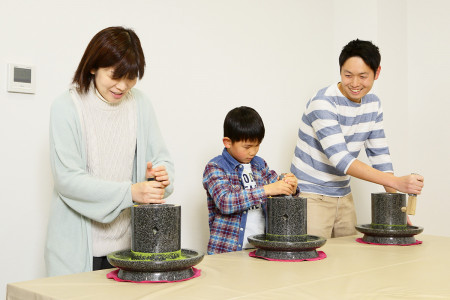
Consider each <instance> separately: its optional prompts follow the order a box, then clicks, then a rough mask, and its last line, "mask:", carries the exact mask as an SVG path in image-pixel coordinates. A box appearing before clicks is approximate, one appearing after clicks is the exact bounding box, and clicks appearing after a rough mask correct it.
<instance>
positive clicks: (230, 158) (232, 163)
mask: <svg viewBox="0 0 450 300" xmlns="http://www.w3.org/2000/svg"><path fill="white" fill-rule="evenodd" d="M222 156H223V157H224V158H225V160H226V161H227V163H228V164H230V166H231V167H232V168H233V169H235V168H236V167H237V166H239V165H242V164H241V163H240V162H238V161H237V160H236V159H235V158H234V157H233V156H231V154H230V153H228V151H227V148H225V147H224V148H223V151H222ZM257 157H258V156H255V157H253V159H252V160H251V161H250V164H254V165H256V167H257V168H261V166H260V164H259V163H258V162H260V159H259V158H258V160H257Z"/></svg>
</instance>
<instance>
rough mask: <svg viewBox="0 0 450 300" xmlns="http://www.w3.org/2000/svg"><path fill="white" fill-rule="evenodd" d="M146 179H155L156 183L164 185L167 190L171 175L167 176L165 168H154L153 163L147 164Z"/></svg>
mask: <svg viewBox="0 0 450 300" xmlns="http://www.w3.org/2000/svg"><path fill="white" fill-rule="evenodd" d="M145 177H146V178H155V180H156V181H159V182H161V183H162V184H163V186H164V187H163V188H166V187H167V186H168V185H169V184H170V181H169V174H167V171H166V167H165V166H157V167H154V168H153V164H152V163H151V162H148V163H147V171H146V175H145Z"/></svg>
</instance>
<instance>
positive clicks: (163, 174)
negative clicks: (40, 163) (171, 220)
mask: <svg viewBox="0 0 450 300" xmlns="http://www.w3.org/2000/svg"><path fill="white" fill-rule="evenodd" d="M144 69H145V58H144V53H143V51H142V48H141V45H140V41H139V38H138V37H137V35H136V34H135V32H134V31H133V30H130V29H126V28H123V27H109V28H106V29H104V30H102V31H100V32H99V33H97V34H96V35H95V36H94V37H93V38H92V40H91V42H90V43H89V45H88V46H87V48H86V51H85V53H84V55H83V57H82V59H81V61H80V63H79V65H78V68H77V70H76V72H75V75H74V78H73V85H72V87H71V88H70V89H69V90H68V91H67V92H65V93H64V94H63V95H61V96H60V97H59V98H58V99H56V101H55V102H54V103H53V104H52V108H51V116H50V161H51V167H52V172H53V178H54V193H53V200H52V204H51V213H50V220H49V224H48V232H47V243H46V251H45V260H46V266H47V273H48V276H55V275H63V274H70V273H77V272H86V271H92V270H98V269H103V268H108V267H112V266H111V265H109V263H108V262H107V259H106V255H107V254H108V253H110V252H112V251H118V250H124V249H129V248H130V245H131V229H130V209H129V208H130V207H131V206H132V205H133V204H134V203H164V202H165V200H164V199H163V198H165V197H167V196H168V195H170V194H171V193H172V191H173V186H172V184H171V183H172V182H173V163H172V160H171V158H170V155H169V152H168V150H167V148H166V146H165V144H164V141H163V138H162V136H161V133H160V131H159V127H158V124H157V121H156V117H155V112H154V110H153V107H152V105H151V103H150V101H149V100H148V99H147V98H146V97H145V96H144V95H143V94H142V92H140V91H138V90H136V89H133V87H134V85H135V84H136V82H137V79H138V78H139V79H142V76H143V75H144ZM150 177H153V178H155V179H156V180H154V181H147V178H150Z"/></svg>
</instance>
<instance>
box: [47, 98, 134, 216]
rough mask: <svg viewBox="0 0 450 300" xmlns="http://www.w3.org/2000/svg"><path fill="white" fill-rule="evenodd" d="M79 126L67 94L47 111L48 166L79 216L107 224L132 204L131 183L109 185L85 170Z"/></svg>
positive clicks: (74, 109) (58, 187) (63, 197)
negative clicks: (48, 117) (48, 135)
mask: <svg viewBox="0 0 450 300" xmlns="http://www.w3.org/2000/svg"><path fill="white" fill-rule="evenodd" d="M84 151H85V150H84V149H83V144H82V134H81V126H80V123H79V119H78V115H77V112H76V108H75V105H74V103H73V101H72V99H71V97H70V94H69V93H66V94H64V95H63V96H61V97H60V98H58V99H57V100H56V101H55V102H54V103H53V105H52V108H51V112H50V163H51V169H52V173H53V179H54V185H55V190H56V192H57V193H58V195H59V197H60V199H61V200H62V201H63V202H64V203H65V204H66V205H68V206H69V207H70V208H71V209H73V210H75V211H76V212H78V213H79V214H81V215H83V216H86V217H88V218H89V219H93V220H95V221H97V222H102V223H109V222H111V221H112V220H114V219H115V218H116V217H117V216H118V215H119V214H120V212H121V211H122V210H123V209H125V208H127V207H129V206H131V205H132V204H133V202H132V199H131V182H110V181H105V180H101V179H98V178H95V177H93V176H91V175H89V174H88V173H87V171H86V163H85V159H83V153H84Z"/></svg>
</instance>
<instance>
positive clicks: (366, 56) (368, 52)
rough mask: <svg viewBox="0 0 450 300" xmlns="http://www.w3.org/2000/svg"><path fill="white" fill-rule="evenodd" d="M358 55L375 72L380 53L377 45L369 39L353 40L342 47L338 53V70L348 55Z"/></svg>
mask: <svg viewBox="0 0 450 300" xmlns="http://www.w3.org/2000/svg"><path fill="white" fill-rule="evenodd" d="M354 56H358V57H361V58H362V60H364V62H365V63H366V64H367V65H368V66H369V67H370V68H371V69H372V71H373V73H374V74H376V73H377V70H378V67H379V66H380V61H381V55H380V51H379V49H378V47H377V46H375V45H374V44H372V42H370V41H361V40H358V39H356V40H353V41H351V42H350V43H348V44H347V45H345V46H344V48H342V51H341V55H339V70H340V71H341V70H342V66H343V65H344V63H345V62H346V61H347V59H349V58H350V57H354Z"/></svg>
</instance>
